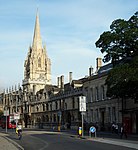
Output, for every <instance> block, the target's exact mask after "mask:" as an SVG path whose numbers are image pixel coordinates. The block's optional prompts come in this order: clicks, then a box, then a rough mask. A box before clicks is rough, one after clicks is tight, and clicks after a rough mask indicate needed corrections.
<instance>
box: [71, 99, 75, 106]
mask: <svg viewBox="0 0 138 150" xmlns="http://www.w3.org/2000/svg"><path fill="white" fill-rule="evenodd" d="M72 108H75V100H74V97H73V98H72Z"/></svg>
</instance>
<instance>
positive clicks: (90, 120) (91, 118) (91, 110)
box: [90, 109, 93, 122]
mask: <svg viewBox="0 0 138 150" xmlns="http://www.w3.org/2000/svg"><path fill="white" fill-rule="evenodd" d="M90 121H91V122H93V109H91V120H90Z"/></svg>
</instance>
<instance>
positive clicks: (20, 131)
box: [17, 130, 22, 140]
mask: <svg viewBox="0 0 138 150" xmlns="http://www.w3.org/2000/svg"><path fill="white" fill-rule="evenodd" d="M17 135H18V139H19V140H21V139H22V130H18V133H17Z"/></svg>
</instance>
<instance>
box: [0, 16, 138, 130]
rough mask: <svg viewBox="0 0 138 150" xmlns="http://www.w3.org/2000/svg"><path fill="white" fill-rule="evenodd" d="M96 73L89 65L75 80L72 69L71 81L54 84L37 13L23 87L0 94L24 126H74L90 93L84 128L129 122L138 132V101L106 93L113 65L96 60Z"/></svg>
mask: <svg viewBox="0 0 138 150" xmlns="http://www.w3.org/2000/svg"><path fill="white" fill-rule="evenodd" d="M96 62H97V68H96V70H97V71H96V73H94V72H93V68H92V67H90V68H89V74H88V76H87V77H84V78H81V79H78V80H73V73H72V72H69V80H68V83H66V84H65V83H64V76H63V75H62V76H60V77H58V78H57V85H52V84H51V61H50V59H49V58H48V56H47V50H46V47H45V46H43V45H42V39H41V34H40V25H39V15H38V13H37V15H36V22H35V29H34V37H33V42H32V46H30V47H29V50H28V55H27V58H26V60H25V62H24V79H23V82H22V86H20V85H19V86H18V88H17V87H15V88H12V89H10V88H9V89H8V90H7V91H4V92H3V93H1V94H0V106H1V107H0V108H1V110H2V111H4V110H5V109H7V110H8V111H9V113H10V114H13V113H15V112H18V113H19V114H20V120H21V121H22V124H23V125H24V127H29V126H30V127H34V128H52V127H55V128H57V127H58V126H59V125H60V126H61V129H62V128H71V129H76V130H78V127H79V126H80V125H81V112H79V97H80V96H86V108H87V109H86V112H85V115H84V128H85V129H86V130H88V128H89V127H90V126H91V125H95V126H96V127H97V129H98V130H110V129H111V124H112V123H113V122H115V123H117V124H118V125H119V126H120V124H121V123H122V122H125V123H126V124H127V126H128V131H129V132H130V133H138V102H136V101H134V100H133V99H126V100H125V101H123V102H122V101H121V99H114V98H110V97H107V96H106V90H107V87H106V85H105V80H106V78H107V75H108V72H109V71H110V70H111V69H112V64H107V65H105V66H102V60H101V58H97V59H96Z"/></svg>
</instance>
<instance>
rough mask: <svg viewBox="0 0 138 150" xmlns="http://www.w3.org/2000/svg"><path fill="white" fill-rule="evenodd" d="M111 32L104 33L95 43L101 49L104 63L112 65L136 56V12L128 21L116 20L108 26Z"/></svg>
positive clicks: (137, 18) (137, 27)
mask: <svg viewBox="0 0 138 150" xmlns="http://www.w3.org/2000/svg"><path fill="white" fill-rule="evenodd" d="M110 29H111V31H106V32H104V33H103V34H102V35H101V36H100V38H99V40H98V41H97V42H96V43H95V44H96V47H99V48H101V52H102V53H106V55H105V56H104V59H103V61H104V62H109V61H110V60H111V62H112V63H113V65H115V64H116V62H118V61H119V60H121V59H123V58H127V57H134V56H136V55H138V12H136V13H135V14H134V15H133V16H132V17H131V18H130V19H129V20H128V21H126V20H124V19H117V20H115V21H113V22H112V24H111V26H110Z"/></svg>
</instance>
